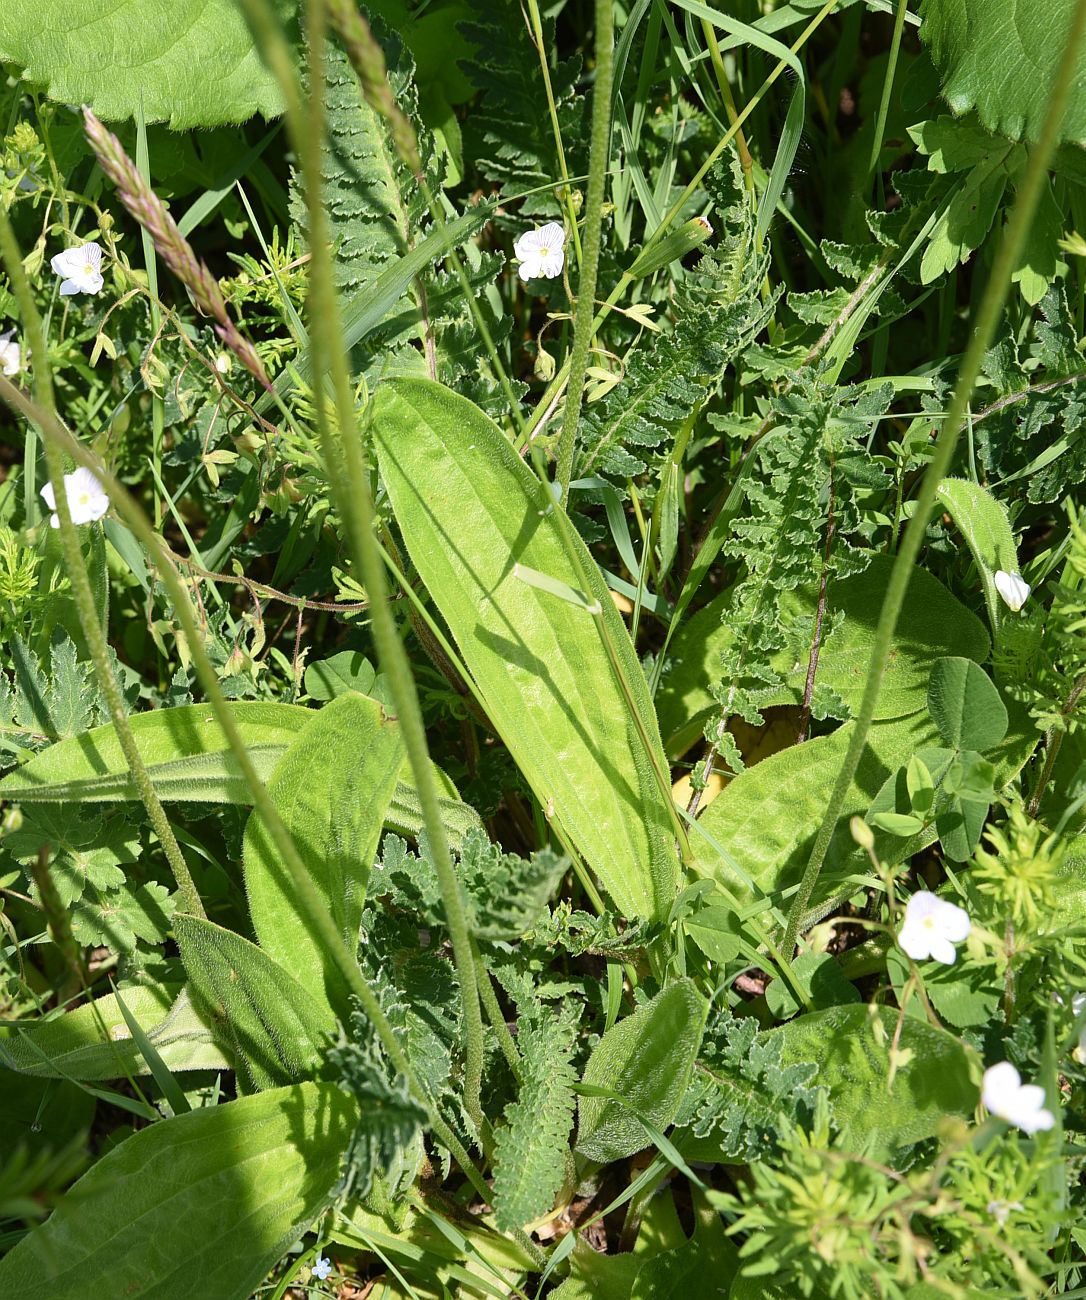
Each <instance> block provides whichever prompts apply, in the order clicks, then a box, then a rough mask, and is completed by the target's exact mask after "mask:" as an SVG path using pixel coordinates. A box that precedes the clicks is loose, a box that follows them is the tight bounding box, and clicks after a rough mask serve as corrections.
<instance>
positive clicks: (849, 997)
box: [765, 952, 860, 1020]
mask: <svg viewBox="0 0 1086 1300" xmlns="http://www.w3.org/2000/svg"><path fill="white" fill-rule="evenodd" d="M792 973H793V975H795V977H796V979H797V981H798V982H799V984H800V986H801V987H802V988H803V989H804V990H805V991H806V993H807V994H808V996H809V997H810V999H811V1004H812V1005H813V1007H814V1008H815V1010H817V1011H821V1010H823V1009H824V1008H826V1007H836V1006H844V1005H847V1004H848V1003H852V1002H859V1000H860V995H859V993H857V992H856V990H855V988H854V987H853V986H852V985H851V984H850V983H849V982H848V980H847V979H845V976H844V973H843V972H842V970H841V967H840V966H839V965H838V964H837V961H836V960H835V959H834V958H833V957H831V956H830V954H829V953H828V952H820V953H814V952H804V953H800V955H799V956H798V957H797V958H796V959H795V961H794V962H793V963H792ZM765 1001H766V1006H767V1007H768V1008H769V1010H770V1013H771V1014H772V1016H773V1018H774V1020H786V1019H787V1018H788V1017H789V1016H794V1015H795V1014H796V1012H797V1011H799V1010H800V1005H799V1003H798V1002H797V1001H796V998H795V994H794V993H793V992H792V987H791V985H790V984H789V983H788V981H787V980H785V979H782V978H781V977H780V976H779V975H778V976H777V978H776V979H774V980H771V981H770V983H769V984H768V985H767V986H766V991H765Z"/></svg>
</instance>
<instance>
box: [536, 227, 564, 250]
mask: <svg viewBox="0 0 1086 1300" xmlns="http://www.w3.org/2000/svg"><path fill="white" fill-rule="evenodd" d="M538 233H539V242H540V244H541V245H542V244H546V245H547V247H548V248H555V247H558V248H561V247H562V245H563V244H564V243H565V242H566V232H565V229H564V227H562V226H560V225H559V224H558V222H557V221H548V222H547V224H546V225H545V226H544V227H543V228H542V229H541V230H540V231H539V232H538Z"/></svg>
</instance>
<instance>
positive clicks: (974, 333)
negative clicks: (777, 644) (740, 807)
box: [782, 0, 1086, 956]
mask: <svg viewBox="0 0 1086 1300" xmlns="http://www.w3.org/2000/svg"><path fill="white" fill-rule="evenodd" d="M1084 33H1086V0H1077V4H1076V5H1075V9H1074V13H1073V15H1072V18H1071V25H1070V29H1069V31H1068V33H1067V39H1066V41H1065V44H1064V49H1063V54H1062V56H1061V58H1060V65H1059V69H1058V70H1057V72H1056V76H1055V79H1054V82H1053V85H1052V89H1051V92H1050V95H1049V101H1048V109H1047V111H1046V113H1045V120H1044V125H1043V127H1042V129H1041V135H1040V138H1039V139H1038V141H1037V143H1036V145H1035V146H1034V148H1033V149H1032V150H1031V152H1030V158H1029V166H1028V168H1027V170H1026V175H1025V179H1024V181H1023V182H1022V185H1021V186H1020V187H1019V190H1018V198H1017V201H1016V202H1015V205H1014V208H1013V209H1012V210H1011V215H1010V220H1009V221H1008V223H1007V227H1006V230H1005V231H1004V235H1003V239H1002V241H1001V243H1000V246H999V251H998V252H997V254H996V257H995V261H994V263H993V265H992V270H991V273H990V274H989V276H988V282H987V284H986V286H985V289H984V296H983V298H982V299H981V303H980V307H979V308H978V310H977V316H976V323H975V324H974V326H973V328H972V330H971V331H970V335H969V344H968V346H967V348H966V351H965V356H964V357H963V358H962V364H961V368H960V370H959V371H958V379H957V382H956V383H955V385H954V393H953V395H952V397H951V400H950V406H949V408H948V410H947V414H946V417H945V419H944V420H943V425H942V428H941V429H940V431H939V438H938V440H937V442H936V444H935V454H934V456H933V457H932V461H931V464H930V465H929V466H928V469H927V472H926V473H925V475H924V478H923V481H922V483H921V485H920V494H919V496H918V498H917V501H916V508H915V510H914V512H913V516H912V518H911V519H910V520H909V525H908V528H907V529H906V531H905V537H904V539H903V541H902V543H901V547H900V549H899V550H898V553H897V557H896V559H895V561H894V567H893V570H892V572H891V574H890V581H889V583H888V585H887V589H886V596H885V598H884V600H883V604H882V611H881V613H880V614H879V623H878V627H877V629H876V632H875V643H874V645H873V646H872V648H871V659H870V662H869V664H868V669H867V681H866V685H865V687H864V694H863V699H862V701H861V703H860V709H859V713H858V715H857V717H856V722H855V725H854V729H853V732H852V738H851V740H850V742H849V747H848V752H847V753H846V755H845V758H844V762H843V763H842V764H841V770H840V771H839V772H838V774H837V781H836V783H835V785H834V787H833V792H832V794H831V795H830V801H829V805H828V806H827V808H826V812H825V815H824V816H823V818H822V824H821V825H820V826H819V828H818V833H817V835H816V836H815V842H814V844H813V845H812V847H811V855H810V857H809V859H808V861H807V866H806V868H805V869H804V872H803V878H802V879H801V881H800V884H799V889H798V891H797V893H796V896H795V898H794V899H793V902H792V907H791V910H790V911H789V913H788V924H787V927H786V928H785V935H784V943H783V945H782V947H783V949H784V952H785V953H786V954H788V955H789V956H790V955H791V954H792V953H793V952H794V950H795V946H796V941H797V939H798V938H799V932H800V929H801V927H802V924H803V922H804V919H805V916H806V912H807V907H808V904H809V903H810V901H811V894H812V893H813V891H814V887H815V885H816V883H817V882H818V878H819V875H820V874H821V871H822V866H823V863H824V862H825V859H826V852H827V850H828V849H829V845H830V839H831V838H832V836H833V832H834V829H835V827H836V825H837V819H838V817H839V816H840V812H841V806H842V804H843V803H844V800H845V796H846V794H847V793H848V789H849V786H850V785H851V784H852V778H853V776H854V775H855V773H856V768H857V766H858V765H859V762H860V756H861V754H862V753H863V750H864V746H865V745H866V743H867V733H868V731H869V730H870V727H871V721H872V718H873V717H874V714H875V705H876V702H877V700H878V695H879V690H880V689H881V687H882V679H883V675H884V673H885V672H886V665H887V663H888V662H889V658H890V646H891V641H892V639H893V635H894V628H895V627H896V626H897V620H898V616H899V614H900V613H901V606H902V603H903V601H904V599H905V591H906V588H907V587H908V584H909V576H910V573H911V571H912V566H913V565H914V564H915V563H916V559H917V556H918V555H919V554H920V547H921V544H922V542H923V540H924V534H925V532H926V531H927V526H928V520H929V518H930V517H931V511H932V508H933V506H934V504H935V493H936V489H937V488H938V487H939V484H940V482H941V481H942V479H943V478H944V477H945V475H946V473H947V471H948V470H949V468H950V463H951V460H952V459H953V456H954V449H955V447H956V446H957V442H958V435H959V433H960V432H961V428H962V425H963V423H964V422H965V418H966V415H967V413H968V409H969V400H970V398H971V397H972V394H973V386H974V384H975V383H976V381H977V376H978V375H979V374H980V369H981V365H982V364H983V362H984V354H985V352H987V350H988V347H989V345H990V344H991V341H992V339H993V337H994V336H995V331H996V328H997V326H998V325H999V320H1000V316H1001V314H1002V311H1003V302H1004V299H1005V298H1006V294H1007V288H1008V286H1009V284H1010V279H1011V272H1012V271H1013V270H1014V267H1015V264H1016V261H1017V258H1018V254H1019V251H1020V250H1021V247H1022V243H1023V241H1024V240H1025V237H1026V234H1027V233H1028V231H1029V227H1030V223H1031V221H1032V220H1033V214H1034V212H1035V211H1036V209H1037V203H1038V200H1039V198H1040V194H1041V186H1042V184H1043V183H1044V182H1045V179H1046V177H1047V173H1048V164H1049V161H1050V159H1051V157H1052V154H1053V153H1054V152H1055V149H1056V144H1057V141H1058V137H1059V129H1060V123H1061V122H1062V121H1063V115H1064V110H1065V109H1066V107H1067V100H1068V97H1069V95H1070V92H1071V87H1072V85H1073V84H1074V70H1075V60H1076V59H1077V57H1078V53H1079V48H1080V46H1081V43H1082V39H1083V35H1084Z"/></svg>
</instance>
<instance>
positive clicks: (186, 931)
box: [174, 916, 336, 1092]
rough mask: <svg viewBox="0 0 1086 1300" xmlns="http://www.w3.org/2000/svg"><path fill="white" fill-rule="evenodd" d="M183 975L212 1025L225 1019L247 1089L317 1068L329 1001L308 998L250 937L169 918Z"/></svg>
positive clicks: (329, 1027)
mask: <svg viewBox="0 0 1086 1300" xmlns="http://www.w3.org/2000/svg"><path fill="white" fill-rule="evenodd" d="M174 933H175V935H176V936H177V946H178V947H179V948H180V949H181V960H182V961H183V962H184V965H185V974H186V975H188V977H189V982H190V983H191V985H192V988H193V991H194V993H195V994H196V997H197V999H198V1001H199V1002H200V1003H201V1004H202V1006H203V1008H204V1009H205V1010H206V1012H207V1013H208V1016H209V1018H210V1019H212V1020H222V1021H223V1022H225V1026H226V1030H227V1033H228V1035H229V1036H230V1037H232V1038H233V1040H234V1044H235V1047H236V1049H237V1058H238V1059H237V1065H238V1070H239V1072H240V1076H241V1081H242V1082H243V1083H244V1084H245V1085H246V1090H247V1091H250V1092H253V1091H259V1090H263V1089H265V1088H274V1087H276V1086H278V1085H279V1084H282V1083H296V1082H298V1081H299V1080H300V1079H304V1078H305V1077H307V1076H309V1075H313V1074H315V1073H316V1072H317V1070H318V1069H319V1067H320V1063H321V1057H322V1051H323V1048H324V1045H325V1039H326V1038H327V1037H328V1036H329V1035H331V1034H332V1033H333V1031H334V1030H335V1027H336V1021H335V1016H334V1014H333V1013H332V1009H331V1007H330V1006H329V1005H328V1000H327V999H326V998H325V997H324V996H323V995H322V996H320V997H319V998H315V997H311V996H310V995H309V993H307V992H306V990H305V989H304V988H303V987H302V985H301V984H300V983H299V982H298V981H297V980H296V979H294V978H293V976H291V975H290V974H288V972H287V971H286V970H284V969H283V967H282V966H280V965H279V963H278V962H276V961H275V960H273V958H271V957H269V956H268V954H267V953H266V952H263V951H262V950H261V949H260V948H258V947H257V946H256V944H255V943H250V942H249V940H248V939H243V938H242V937H241V935H239V934H235V933H234V932H233V931H232V930H224V929H223V928H222V926H219V925H214V924H212V922H210V921H205V920H203V919H202V918H200V917H195V916H177V917H175V918H174Z"/></svg>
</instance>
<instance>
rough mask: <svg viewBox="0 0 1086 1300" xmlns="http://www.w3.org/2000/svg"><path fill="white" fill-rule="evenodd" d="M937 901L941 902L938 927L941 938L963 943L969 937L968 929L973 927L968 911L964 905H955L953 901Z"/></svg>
mask: <svg viewBox="0 0 1086 1300" xmlns="http://www.w3.org/2000/svg"><path fill="white" fill-rule="evenodd" d="M939 901H940V902H941V903H942V907H941V908H940V910H939V929H940V931H941V932H942V935H943V938H944V939H949V940H950V942H951V943H963V942H964V941H965V940H966V939H968V938H969V931H970V930H971V929H972V928H973V923H972V922H971V921H970V919H969V913H968V912H967V911H966V910H965V908H964V907H957V906H955V904H954V903H947V902H945V901H944V900H943V899H940V900H939Z"/></svg>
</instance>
